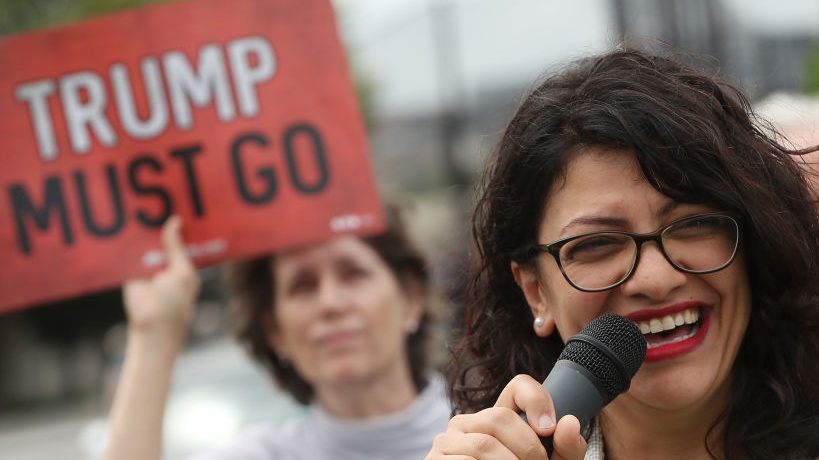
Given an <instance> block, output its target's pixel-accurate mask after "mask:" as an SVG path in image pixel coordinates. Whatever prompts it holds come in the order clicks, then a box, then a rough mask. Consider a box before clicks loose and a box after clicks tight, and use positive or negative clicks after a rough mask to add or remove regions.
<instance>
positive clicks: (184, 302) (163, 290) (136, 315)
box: [123, 216, 200, 347]
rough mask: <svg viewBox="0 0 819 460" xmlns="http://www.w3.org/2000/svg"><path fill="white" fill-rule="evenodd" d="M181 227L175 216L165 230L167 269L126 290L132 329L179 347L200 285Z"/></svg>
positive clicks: (169, 220)
mask: <svg viewBox="0 0 819 460" xmlns="http://www.w3.org/2000/svg"><path fill="white" fill-rule="evenodd" d="M181 224H182V222H181V219H180V218H179V217H178V216H173V217H171V218H170V219H168V221H167V222H166V223H165V225H164V226H163V227H162V245H163V247H164V249H165V254H167V266H166V267H165V268H164V269H163V270H161V271H159V272H157V273H155V274H153V275H152V276H150V277H148V278H141V279H135V280H129V281H127V282H126V283H125V285H124V288H123V297H124V300H125V302H124V304H125V307H126V313H127V315H128V325H129V327H130V328H132V329H134V330H138V331H139V332H141V333H143V334H147V335H150V336H152V338H153V339H154V340H160V339H161V338H166V339H170V340H171V341H173V342H175V343H174V345H176V346H177V347H181V346H182V345H183V343H184V340H183V339H184V337H185V333H186V332H187V329H188V326H189V324H190V321H191V319H192V318H193V313H194V307H195V302H196V297H197V295H198V293H199V283H200V282H199V278H198V274H197V272H196V269H195V267H194V266H193V263H192V262H191V260H190V257H188V254H187V252H186V251H185V243H184V241H182V233H181ZM158 336H159V337H158Z"/></svg>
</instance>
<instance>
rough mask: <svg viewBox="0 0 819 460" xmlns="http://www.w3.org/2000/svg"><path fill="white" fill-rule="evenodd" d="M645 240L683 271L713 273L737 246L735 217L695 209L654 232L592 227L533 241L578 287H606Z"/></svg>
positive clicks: (624, 274) (620, 278)
mask: <svg viewBox="0 0 819 460" xmlns="http://www.w3.org/2000/svg"><path fill="white" fill-rule="evenodd" d="M646 241H654V242H656V243H657V246H658V247H659V249H660V251H661V252H662V253H663V256H665V258H666V260H668V262H669V263H670V264H671V265H672V266H674V268H676V269H677V270H680V271H682V272H685V273H698V274H702V273H713V272H716V271H719V270H722V269H723V268H725V267H727V266H728V265H729V264H730V263H731V262H732V261H733V260H734V257H736V254H737V249H738V248H739V221H738V218H737V217H735V216H733V215H731V214H727V213H721V212H714V213H706V214H696V215H693V216H688V217H683V218H682V219H677V220H675V221H673V222H670V223H668V224H666V225H664V226H662V227H660V228H659V229H657V230H656V231H654V232H652V233H645V234H636V233H629V232H619V231H604V232H590V233H583V234H580V235H575V236H570V237H568V238H563V239H560V240H557V241H555V242H553V243H549V244H535V245H533V246H532V247H531V248H530V249H529V254H530V255H532V256H534V255H537V254H538V253H541V252H548V253H549V254H551V255H552V256H553V257H554V258H555V261H557V265H558V267H560V271H561V272H562V273H563V276H564V277H565V278H566V281H568V282H569V284H571V285H572V286H574V287H575V288H576V289H579V290H581V291H585V292H597V291H605V290H606V289H611V288H614V287H616V286H619V285H621V284H623V283H624V282H625V281H626V280H627V279H628V278H629V277H630V276H631V274H632V273H634V269H635V267H637V263H638V262H639V260H640V248H641V247H642V245H643V243H645V242H646Z"/></svg>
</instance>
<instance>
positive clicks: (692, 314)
mask: <svg viewBox="0 0 819 460" xmlns="http://www.w3.org/2000/svg"><path fill="white" fill-rule="evenodd" d="M702 318H703V315H702V312H701V311H700V309H699V308H688V309H686V310H682V311H678V312H676V313H674V314H670V315H666V316H663V317H660V318H651V319H650V320H644V321H635V324H637V327H639V328H640V332H642V333H643V336H644V337H645V339H646V344H647V345H648V349H649V350H650V349H652V348H657V347H661V346H664V345H669V344H672V343H677V342H682V341H683V340H687V339H690V338H691V337H693V336H695V335H696V334H697V332H698V331H699V330H700V327H702Z"/></svg>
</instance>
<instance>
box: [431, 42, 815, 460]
mask: <svg viewBox="0 0 819 460" xmlns="http://www.w3.org/2000/svg"><path fill="white" fill-rule="evenodd" d="M776 139H777V137H776V136H775V134H774V132H773V131H770V130H769V129H768V128H766V127H764V126H762V125H761V124H759V121H757V120H756V118H755V117H754V115H753V112H752V110H751V108H750V105H749V103H748V100H747V99H746V98H745V96H743V94H741V93H740V92H739V91H738V90H736V89H735V88H733V87H732V86H731V85H729V84H727V83H726V82H724V81H723V80H721V79H719V78H718V77H716V76H714V74H713V73H712V72H705V71H699V70H697V68H695V67H694V66H693V65H689V64H685V63H683V60H682V59H681V58H678V57H669V56H664V55H661V54H659V53H652V52H648V51H645V50H641V49H637V48H633V47H622V48H618V49H615V50H612V51H610V52H607V53H604V54H602V55H598V56H593V57H588V58H584V59H581V60H578V61H576V62H574V63H572V64H571V65H569V66H568V67H567V68H566V69H565V70H564V71H562V72H561V73H559V74H557V75H555V76H552V77H550V78H548V79H546V80H545V81H544V82H543V83H542V84H540V85H539V86H538V87H537V88H536V89H535V90H534V91H533V92H532V93H531V94H530V95H529V96H528V97H527V98H526V99H525V100H524V102H523V103H522V105H521V107H520V108H519V110H518V112H517V113H516V114H515V116H514V117H513V119H512V120H511V122H510V124H509V126H508V127H507V129H506V131H505V133H504V135H503V138H502V139H501V141H500V143H499V145H498V146H497V148H496V150H495V151H494V152H493V155H492V157H491V158H490V160H489V165H488V168H487V169H486V172H485V176H484V178H483V182H482V184H481V185H482V187H481V194H480V195H479V197H478V201H477V207H476V209H475V213H474V216H473V232H474V238H475V243H476V246H477V247H476V255H477V258H476V262H475V265H474V269H473V272H472V274H471V279H470V286H469V291H468V298H467V302H466V306H465V308H466V310H465V314H464V330H463V335H462V336H461V337H460V339H459V341H458V342H457V343H456V344H455V346H454V348H453V353H452V356H453V361H452V364H451V369H450V370H451V371H452V373H451V377H450V391H451V397H452V400H453V404H454V412H455V414H456V415H455V417H454V418H453V419H452V420H451V421H450V423H449V426H448V429H447V431H446V433H444V434H441V435H439V436H438V437H436V440H435V443H434V446H433V449H432V451H431V452H430V453H429V455H428V456H427V459H428V460H434V459H444V458H452V459H467V458H468V459H472V458H475V459H482V458H486V459H488V458H492V459H513V458H519V459H543V458H545V457H546V455H547V452H546V449H545V448H544V447H543V446H542V445H541V442H540V440H539V436H544V437H551V438H552V441H553V445H554V452H553V453H552V454H551V455H552V458H556V459H583V458H586V459H602V458H606V459H640V458H647V459H660V458H662V459H686V460H690V459H771V458H777V459H795V458H819V296H817V293H819V220H818V219H817V214H816V212H815V209H814V207H813V203H812V201H811V200H812V198H811V193H810V190H809V188H808V182H807V180H806V178H805V177H804V173H803V171H802V170H801V169H800V168H799V166H798V164H797V162H796V161H794V155H795V154H798V153H803V152H796V151H791V150H789V149H788V148H787V147H785V146H783V143H779V142H777V140H776ZM606 313H615V314H618V315H621V316H624V317H626V318H628V319H630V320H631V321H632V322H634V323H635V324H636V325H637V326H638V327H639V329H640V331H641V332H642V333H643V335H644V337H645V339H646V342H647V345H648V350H647V353H646V358H645V361H644V362H643V364H642V366H641V367H640V369H639V371H638V372H637V374H636V375H635V376H634V378H633V379H632V381H631V385H630V388H629V389H628V391H627V392H625V393H623V394H621V395H620V396H618V397H617V398H615V399H614V400H613V401H612V402H611V403H610V404H608V405H606V406H605V407H604V408H603V409H602V410H601V411H600V412H599V413H598V414H597V415H596V416H595V417H594V418H593V419H591V420H590V422H589V423H587V424H584V426H581V424H580V422H579V421H578V419H577V418H576V417H574V416H572V415H567V416H564V417H563V418H561V419H560V420H555V411H554V406H553V402H552V400H551V396H550V395H549V393H548V391H547V390H546V389H545V388H544V387H543V386H542V385H541V382H542V381H543V380H544V378H545V377H546V376H547V375H548V374H549V372H550V370H551V369H552V367H553V365H554V364H555V362H556V360H557V358H558V356H559V354H560V352H561V350H562V349H563V346H564V343H565V341H566V340H567V338H569V337H571V336H573V335H575V334H577V333H578V332H579V331H580V330H581V329H582V328H583V327H584V326H586V325H587V324H589V323H590V322H591V321H592V320H593V319H595V318H596V317H598V316H601V315H603V314H606ZM521 412H522V413H525V415H526V417H525V418H523V417H521V416H520V415H519V414H520V413H521Z"/></svg>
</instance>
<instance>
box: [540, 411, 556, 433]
mask: <svg viewBox="0 0 819 460" xmlns="http://www.w3.org/2000/svg"><path fill="white" fill-rule="evenodd" d="M554 425H555V421H554V420H552V417H549V414H543V415H541V416H540V418H539V419H537V426H538V428H540V429H542V430H546V429H549V428H551V427H553V426H554Z"/></svg>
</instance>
